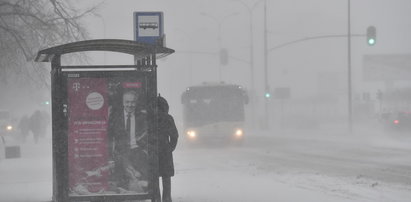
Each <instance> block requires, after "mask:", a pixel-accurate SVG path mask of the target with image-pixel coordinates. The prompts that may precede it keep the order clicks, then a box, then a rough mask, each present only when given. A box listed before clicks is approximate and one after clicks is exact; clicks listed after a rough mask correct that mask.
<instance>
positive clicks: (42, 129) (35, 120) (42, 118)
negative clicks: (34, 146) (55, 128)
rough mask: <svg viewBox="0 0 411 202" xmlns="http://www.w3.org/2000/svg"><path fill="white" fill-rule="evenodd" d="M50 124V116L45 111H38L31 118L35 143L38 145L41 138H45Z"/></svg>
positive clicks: (31, 128)
mask: <svg viewBox="0 0 411 202" xmlns="http://www.w3.org/2000/svg"><path fill="white" fill-rule="evenodd" d="M48 124H49V117H48V114H47V113H46V112H44V111H40V110H36V111H35V112H34V113H33V114H32V115H31V116H30V124H29V127H30V130H31V132H32V133H33V137H34V142H35V143H37V142H38V141H39V138H40V137H44V136H45V135H46V132H47V126H48Z"/></svg>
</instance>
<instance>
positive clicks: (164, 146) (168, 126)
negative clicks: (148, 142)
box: [158, 97, 178, 177]
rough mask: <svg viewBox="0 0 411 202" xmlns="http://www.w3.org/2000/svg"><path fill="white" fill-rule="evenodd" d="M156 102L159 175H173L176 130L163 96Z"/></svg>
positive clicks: (176, 138)
mask: <svg viewBox="0 0 411 202" xmlns="http://www.w3.org/2000/svg"><path fill="white" fill-rule="evenodd" d="M161 98H162V97H159V102H158V112H159V113H158V135H159V138H158V141H159V154H158V159H159V175H160V176H162V177H171V176H174V162H173V154H172V152H173V151H174V150H175V149H176V146H177V140H178V131H177V128H176V125H175V123H174V119H173V117H172V116H171V115H170V114H168V104H167V101H165V99H164V98H162V99H161Z"/></svg>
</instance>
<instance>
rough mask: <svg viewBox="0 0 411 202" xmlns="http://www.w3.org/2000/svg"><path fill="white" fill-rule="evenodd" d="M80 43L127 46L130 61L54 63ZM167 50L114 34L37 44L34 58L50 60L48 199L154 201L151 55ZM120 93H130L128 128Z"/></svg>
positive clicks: (81, 47) (97, 47) (92, 47)
mask: <svg viewBox="0 0 411 202" xmlns="http://www.w3.org/2000/svg"><path fill="white" fill-rule="evenodd" d="M83 51H112V52H120V53H125V54H131V55H133V56H134V59H135V60H134V65H98V66H62V65H61V56H62V55H64V54H66V53H74V52H83ZM173 52H174V50H172V49H169V48H166V47H161V46H156V45H150V44H144V43H139V42H135V41H129V40H119V39H101V40H88V41H79V42H73V43H69V44H64V45H60V46H55V47H51V48H48V49H44V50H41V51H39V52H38V54H37V57H36V59H35V60H36V61H37V62H51V94H52V141H53V143H52V147H53V148H52V151H53V201H56V202H69V201H92V202H94V201H99V202H100V201H101V202H103V201H124V200H146V199H151V201H154V197H155V196H154V194H155V193H154V192H155V188H156V187H155V186H158V184H157V183H158V155H157V152H158V148H157V130H156V128H157V121H156V120H157V118H156V114H157V105H156V104H157V64H156V58H160V57H165V56H167V55H169V54H171V53H173ZM125 94H127V97H128V98H130V96H131V97H132V99H131V100H132V101H133V102H134V101H136V102H134V106H133V107H132V109H133V110H132V112H133V113H134V116H133V118H131V120H134V121H132V122H131V123H134V124H131V127H130V128H131V130H128V131H134V132H131V133H127V134H126V135H121V134H124V132H125V131H126V129H125V125H129V122H128V121H127V123H125V117H124V115H125V112H124V111H127V110H125V108H127V107H126V106H125V105H126V104H125V101H123V100H126V95H125ZM134 98H137V99H134ZM129 100H130V99H129ZM123 104H124V106H123ZM120 114H122V115H120ZM115 117H117V118H115ZM127 117H128V116H127ZM114 126H118V128H116V127H114ZM136 148H137V149H136ZM130 154H138V155H130ZM131 156H137V157H138V158H131ZM138 165H143V166H140V167H138ZM119 171H121V172H119ZM119 173H120V174H119Z"/></svg>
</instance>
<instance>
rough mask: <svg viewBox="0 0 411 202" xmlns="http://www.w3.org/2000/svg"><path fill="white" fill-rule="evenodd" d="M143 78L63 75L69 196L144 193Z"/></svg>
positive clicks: (146, 163) (145, 125) (146, 164)
mask: <svg viewBox="0 0 411 202" xmlns="http://www.w3.org/2000/svg"><path fill="white" fill-rule="evenodd" d="M144 78H145V77H141V78H139V77H132V78H131V77H120V76H117V77H116V76H110V77H104V76H101V75H100V76H95V75H94V76H90V75H88V74H85V73H81V72H80V73H68V74H67V96H68V172H69V173H68V180H69V181H68V186H69V196H96V195H97V196H98V195H124V194H147V193H148V185H149V179H150V178H149V176H150V175H149V170H150V169H149V157H148V123H147V110H146V106H147V102H146V97H147V96H146V91H145V90H144V89H145V82H144V81H145V80H144Z"/></svg>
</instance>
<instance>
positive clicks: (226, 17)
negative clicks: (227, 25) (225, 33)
mask: <svg viewBox="0 0 411 202" xmlns="http://www.w3.org/2000/svg"><path fill="white" fill-rule="evenodd" d="M200 14H201V15H202V16H206V17H208V18H210V19H212V20H214V21H215V22H216V23H217V28H218V37H217V40H218V49H219V51H220V50H221V48H222V44H221V25H222V24H223V23H224V21H225V20H226V19H228V18H229V17H232V16H235V15H238V13H231V14H229V15H226V16H224V17H223V18H220V19H219V18H216V17H214V16H211V15H209V14H207V13H204V12H201V13H200ZM218 79H219V80H220V81H222V78H221V64H220V62H218Z"/></svg>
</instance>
